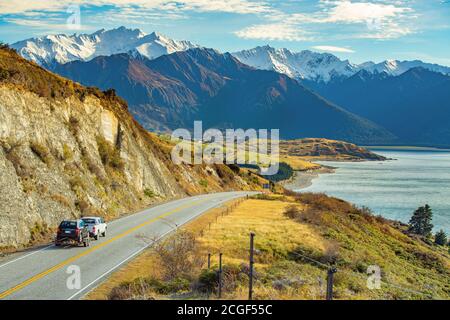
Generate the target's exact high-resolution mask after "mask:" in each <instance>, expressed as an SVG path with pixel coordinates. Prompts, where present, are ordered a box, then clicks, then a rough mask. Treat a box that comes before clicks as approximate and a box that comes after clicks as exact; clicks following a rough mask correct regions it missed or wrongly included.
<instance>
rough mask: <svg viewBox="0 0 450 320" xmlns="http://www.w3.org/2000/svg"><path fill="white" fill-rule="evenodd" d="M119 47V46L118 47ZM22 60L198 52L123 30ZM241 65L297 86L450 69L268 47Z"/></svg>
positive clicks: (52, 40)
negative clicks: (361, 76) (284, 78)
mask: <svg viewBox="0 0 450 320" xmlns="http://www.w3.org/2000/svg"><path fill="white" fill-rule="evenodd" d="M114 43H120V44H121V45H114ZM11 47H13V48H14V49H16V50H17V51H18V52H19V53H20V54H21V55H22V56H23V57H25V58H27V59H28V60H31V61H34V62H36V63H38V64H40V65H44V66H46V65H52V64H53V63H54V62H57V63H67V62H71V61H74V60H82V61H88V60H91V59H93V58H95V57H97V56H100V55H112V54H118V53H130V54H132V55H134V56H136V57H139V56H144V57H146V58H149V59H155V58H158V57H160V56H161V55H165V54H170V53H174V52H177V51H185V50H187V49H191V48H197V47H200V46H198V45H196V44H193V43H192V42H190V41H186V40H181V41H177V40H173V39H170V38H169V37H167V36H164V35H162V34H160V33H157V32H153V33H151V34H146V33H144V32H143V31H141V30H140V29H128V28H126V27H123V26H122V27H119V28H116V29H111V30H105V29H100V30H98V31H96V32H94V33H92V34H79V35H76V34H73V35H65V34H58V35H47V36H43V37H39V38H30V39H26V40H22V41H19V42H16V43H13V44H12V45H11ZM232 55H233V56H234V57H236V58H237V59H238V60H240V61H241V62H243V63H245V64H247V65H249V66H252V67H254V68H258V69H264V70H274V71H277V72H280V73H284V74H286V75H288V76H290V77H292V78H295V79H299V80H313V81H319V82H328V81H331V80H333V79H334V78H341V77H344V78H346V77H350V76H352V75H354V74H356V73H357V72H358V71H360V70H367V71H369V72H371V73H381V72H387V73H388V74H390V75H400V74H402V73H404V72H406V71H408V70H409V69H411V68H414V67H420V66H421V67H424V68H427V69H429V70H432V71H435V72H441V73H443V74H450V67H448V66H441V65H438V64H433V63H426V62H423V61H420V60H412V61H407V60H404V61H399V60H385V61H382V62H379V63H375V62H372V61H367V62H364V63H361V64H355V63H352V62H350V61H348V60H341V59H339V58H338V57H336V56H335V55H333V54H331V53H326V52H324V53H319V52H314V51H311V50H301V51H299V52H295V51H292V50H289V49H286V48H279V49H276V48H273V47H271V46H269V45H265V46H258V47H255V48H253V49H247V50H241V51H237V52H234V53H232Z"/></svg>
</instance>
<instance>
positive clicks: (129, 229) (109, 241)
mask: <svg viewBox="0 0 450 320" xmlns="http://www.w3.org/2000/svg"><path fill="white" fill-rule="evenodd" d="M247 194H252V193H249V192H224V193H215V194H207V195H200V196H194V197H189V198H184V199H180V200H175V201H171V202H168V203H165V204H161V205H158V206H156V207H152V208H150V209H147V210H143V211H141V212H138V213H135V214H133V215H129V216H126V217H124V218H121V219H117V220H114V221H112V222H111V223H109V224H108V232H107V235H106V237H105V238H103V237H100V238H99V240H97V241H92V242H91V246H90V247H87V248H84V247H55V246H54V245H49V246H46V247H42V248H39V249H35V250H31V251H26V252H21V253H17V254H13V255H10V256H8V257H6V258H1V259H0V299H20V300H23V299H38V300H41V299H44V300H66V299H80V298H82V297H83V296H84V295H85V294H86V293H87V292H89V291H90V290H92V289H93V288H95V287H96V286H98V285H99V284H100V283H101V282H102V281H104V280H105V278H106V277H107V276H108V275H109V274H110V273H111V272H113V271H114V270H116V269H117V268H119V267H120V266H122V265H123V264H125V263H126V262H128V261H129V260H131V259H132V258H133V257H135V256H136V255H138V254H139V253H140V252H142V251H143V250H144V249H145V248H146V247H148V246H149V245H150V241H148V240H144V239H143V238H142V236H145V239H155V238H156V237H158V238H159V237H163V236H165V235H167V234H169V233H170V232H173V231H174V230H175V229H176V228H177V226H181V225H183V224H184V223H186V222H188V221H190V220H193V219H195V218H196V217H198V216H199V215H201V214H202V213H204V212H205V211H207V210H209V209H211V208H214V207H217V206H220V205H221V204H222V203H224V202H227V201H229V200H232V199H235V198H239V197H243V196H245V195H247ZM78 271H79V272H78ZM78 274H79V275H80V277H79V279H80V281H79V282H78V283H77V280H76V279H77V278H76V275H78ZM80 283H81V285H78V284H80ZM77 287H78V288H77Z"/></svg>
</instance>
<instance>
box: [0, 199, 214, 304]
mask: <svg viewBox="0 0 450 320" xmlns="http://www.w3.org/2000/svg"><path fill="white" fill-rule="evenodd" d="M205 201H207V200H198V201H194V202H193V203H190V204H188V205H184V206H181V207H178V208H176V209H174V210H172V211H168V212H166V213H163V214H162V215H160V216H157V217H155V218H152V219H150V220H147V221H145V222H143V223H141V224H139V225H137V226H135V227H133V228H131V229H128V230H127V231H125V232H123V233H121V234H119V235H117V236H115V237H113V238H111V239H109V240H107V241H105V242H102V243H100V244H98V245H96V246H94V247H91V248H90V249H88V250H86V251H83V252H81V253H79V254H77V255H75V256H73V257H71V258H69V259H67V260H64V261H63V262H61V263H59V264H57V265H55V266H53V267H51V268H50V269H48V270H46V271H43V272H41V273H39V274H37V275H35V276H33V277H31V278H29V279H28V280H25V281H24V282H22V283H20V284H18V285H16V286H15V287H12V288H10V289H8V290H6V291H4V292H2V293H0V299H3V298H5V297H7V296H9V295H11V294H12V293H14V292H16V291H18V290H21V289H23V288H25V287H27V286H29V285H30V284H32V283H33V282H36V281H38V280H39V279H42V278H43V277H45V276H47V275H49V274H50V273H52V272H55V271H57V270H59V269H61V268H62V267H64V266H66V265H68V264H69V263H72V262H74V261H76V260H78V259H80V258H82V257H84V256H86V255H88V254H90V253H92V252H93V251H96V250H98V249H100V248H102V247H104V246H106V245H108V244H110V243H112V242H114V241H116V240H119V239H121V238H123V237H125V236H127V235H129V234H130V233H132V232H134V231H136V230H138V229H140V228H142V227H145V226H147V225H149V224H151V223H153V222H155V221H158V220H160V219H163V218H165V217H167V216H170V215H172V214H174V213H176V212H179V211H181V210H183V209H186V208H189V207H193V206H194V205H196V204H198V203H202V202H205Z"/></svg>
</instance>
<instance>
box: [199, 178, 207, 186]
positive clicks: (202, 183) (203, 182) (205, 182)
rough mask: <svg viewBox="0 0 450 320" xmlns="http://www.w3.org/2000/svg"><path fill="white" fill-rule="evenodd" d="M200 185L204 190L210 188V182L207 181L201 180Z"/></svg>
mask: <svg viewBox="0 0 450 320" xmlns="http://www.w3.org/2000/svg"><path fill="white" fill-rule="evenodd" d="M198 184H199V185H200V186H202V187H203V188H208V181H206V180H203V179H202V180H200V181H199V182H198Z"/></svg>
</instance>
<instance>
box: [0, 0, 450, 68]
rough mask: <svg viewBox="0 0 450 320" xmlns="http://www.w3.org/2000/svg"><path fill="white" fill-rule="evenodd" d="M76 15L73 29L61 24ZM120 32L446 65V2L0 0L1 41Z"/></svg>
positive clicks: (449, 28)
mask: <svg viewBox="0 0 450 320" xmlns="http://www.w3.org/2000/svg"><path fill="white" fill-rule="evenodd" d="M77 8H79V10H80V16H79V17H80V20H79V21H80V22H81V23H80V25H77V24H69V25H68V24H67V19H68V18H70V17H72V18H73V17H74V12H76V11H77V10H78V9H77ZM72 21H74V20H73V19H72ZM76 21H78V20H76ZM122 25H124V26H126V27H130V28H140V29H141V30H143V31H145V32H148V33H150V32H152V31H158V32H160V33H163V34H166V35H167V36H169V37H172V38H174V39H178V40H184V39H185V40H190V41H192V42H194V43H197V44H200V45H203V46H207V47H213V48H216V49H219V50H221V51H236V50H240V49H248V48H252V47H254V46H257V45H265V44H269V45H271V46H273V47H286V48H288V49H291V50H294V51H298V50H302V49H312V50H316V51H326V52H332V53H334V54H336V55H337V56H339V57H340V58H345V59H349V60H351V61H353V62H356V63H360V62H363V61H367V60H373V61H376V62H379V61H381V60H385V59H400V60H412V59H420V60H424V61H427V62H434V63H439V64H444V65H449V66H450V0H393V1H386V0H373V1H369V0H354V1H353V0H352V1H350V0H277V1H271V0H176V1H167V0H91V1H79V0H73V1H66V0H45V1H44V0H0V40H1V41H4V42H9V43H12V42H15V41H18V40H23V39H25V38H30V37H34V36H39V35H44V34H49V33H74V32H76V33H91V32H94V31H96V30H98V29H101V28H105V29H109V28H114V27H118V26H122Z"/></svg>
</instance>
